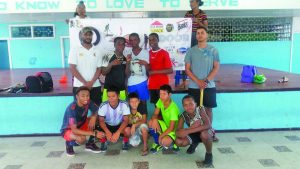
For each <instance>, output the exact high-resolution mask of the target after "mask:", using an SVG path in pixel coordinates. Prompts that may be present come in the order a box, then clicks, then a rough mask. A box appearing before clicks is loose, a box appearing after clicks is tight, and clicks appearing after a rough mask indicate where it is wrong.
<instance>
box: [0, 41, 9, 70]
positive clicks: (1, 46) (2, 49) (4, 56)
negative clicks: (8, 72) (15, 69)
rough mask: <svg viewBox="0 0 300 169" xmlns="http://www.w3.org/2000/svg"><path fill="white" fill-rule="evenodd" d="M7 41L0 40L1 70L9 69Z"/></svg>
mask: <svg viewBox="0 0 300 169" xmlns="http://www.w3.org/2000/svg"><path fill="white" fill-rule="evenodd" d="M9 67H10V66H9V55H8V44H7V40H0V70H5V69H9Z"/></svg>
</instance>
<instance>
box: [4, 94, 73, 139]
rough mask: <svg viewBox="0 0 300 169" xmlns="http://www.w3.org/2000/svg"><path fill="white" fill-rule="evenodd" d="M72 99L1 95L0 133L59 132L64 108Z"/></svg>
mask: <svg viewBox="0 0 300 169" xmlns="http://www.w3.org/2000/svg"><path fill="white" fill-rule="evenodd" d="M72 100H73V97H72V96H65V97H58V96H57V97H6V98H5V97H2V98H0V119H1V123H0V135H11V134H35V133H59V130H60V127H61V124H62V119H63V115H64V112H65V109H66V107H67V105H68V104H69V103H71V101H72Z"/></svg>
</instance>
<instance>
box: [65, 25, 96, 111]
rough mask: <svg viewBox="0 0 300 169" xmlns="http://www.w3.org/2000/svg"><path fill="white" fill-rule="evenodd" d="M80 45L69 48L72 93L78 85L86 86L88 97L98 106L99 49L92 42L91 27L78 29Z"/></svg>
mask: <svg viewBox="0 0 300 169" xmlns="http://www.w3.org/2000/svg"><path fill="white" fill-rule="evenodd" d="M80 38H81V39H80V40H81V45H79V46H78V47H76V48H71V49H70V55H69V61H68V62H69V64H70V71H71V73H72V75H73V76H74V81H73V93H75V91H76V89H77V88H78V87H80V86H86V87H88V88H89V89H90V90H91V92H90V98H91V100H92V101H94V102H95V103H96V104H97V105H98V106H99V105H100V103H101V84H100V82H99V80H98V77H99V76H100V74H101V64H102V54H101V50H100V49H99V48H97V47H96V46H94V45H93V44H92V39H93V28H91V27H84V28H83V29H82V30H81V31H80Z"/></svg>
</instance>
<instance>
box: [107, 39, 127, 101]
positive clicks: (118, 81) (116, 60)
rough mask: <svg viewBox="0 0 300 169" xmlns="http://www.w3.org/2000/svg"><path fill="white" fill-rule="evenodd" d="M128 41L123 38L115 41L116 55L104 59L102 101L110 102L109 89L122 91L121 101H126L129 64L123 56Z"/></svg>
mask: <svg viewBox="0 0 300 169" xmlns="http://www.w3.org/2000/svg"><path fill="white" fill-rule="evenodd" d="M125 43H126V40H125V38H123V37H116V38H115V39H114V46H115V52H114V54H112V55H110V56H108V57H106V58H103V64H102V74H103V75H105V83H104V90H103V97H102V101H103V102H105V101H107V100H108V97H107V96H108V95H107V89H108V88H111V87H114V88H117V89H118V91H120V99H121V100H126V93H125V89H126V78H127V77H128V75H129V73H130V71H129V63H130V62H128V61H127V60H126V57H125V56H124V55H123V51H124V49H125Z"/></svg>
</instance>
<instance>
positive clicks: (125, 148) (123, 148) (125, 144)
mask: <svg viewBox="0 0 300 169" xmlns="http://www.w3.org/2000/svg"><path fill="white" fill-rule="evenodd" d="M122 150H124V151H127V150H129V143H128V142H123V144H122Z"/></svg>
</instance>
